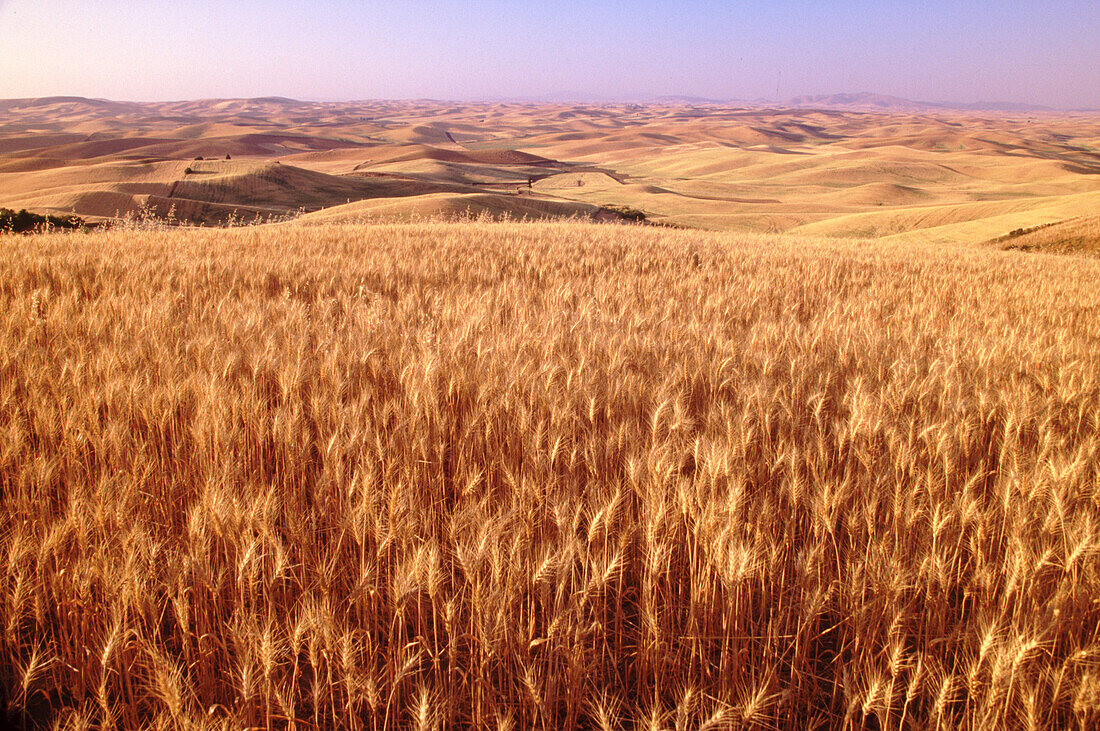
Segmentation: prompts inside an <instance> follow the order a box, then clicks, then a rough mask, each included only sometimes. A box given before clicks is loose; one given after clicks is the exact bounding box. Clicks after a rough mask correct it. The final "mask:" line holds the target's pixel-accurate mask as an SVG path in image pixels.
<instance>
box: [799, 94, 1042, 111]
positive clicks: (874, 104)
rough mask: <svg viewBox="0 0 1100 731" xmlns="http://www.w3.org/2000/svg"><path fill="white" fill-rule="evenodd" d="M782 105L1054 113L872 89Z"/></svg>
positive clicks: (1008, 104) (1032, 107)
mask: <svg viewBox="0 0 1100 731" xmlns="http://www.w3.org/2000/svg"><path fill="white" fill-rule="evenodd" d="M783 106H790V107H797V108H800V109H802V108H806V107H819V108H823V109H852V110H857V111H883V112H925V111H937V110H948V111H963V112H1026V111H1036V112H1053V111H1055V110H1054V109H1053V108H1052V107H1045V106H1042V105H1039V104H1022V103H1020V102H971V103H967V104H960V103H948V102H922V101H914V100H912V99H905V98H903V97H899V96H890V95H889V94H874V93H871V92H856V93H848V94H816V95H809V96H797V97H795V98H793V99H790V100H788V101H787V102H786V103H785V104H783Z"/></svg>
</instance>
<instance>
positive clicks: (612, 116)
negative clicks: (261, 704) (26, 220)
mask: <svg viewBox="0 0 1100 731" xmlns="http://www.w3.org/2000/svg"><path fill="white" fill-rule="evenodd" d="M227 156H228V158H229V159H226V158H227ZM198 158H202V159H201V160H200V159H198ZM188 168H190V169H191V171H192V172H191V173H187V172H186V170H187V169H188ZM1097 193H1100V115H1096V114H1088V113H1076V114H1074V113H1055V112H1049V111H1043V110H981V109H976V110H957V109H950V108H947V107H937V106H934V105H921V104H919V103H912V102H907V101H906V100H899V99H894V98H888V97H879V96H875V95H840V96H835V97H821V98H817V97H814V98H803V99H797V100H794V101H792V102H791V103H789V104H787V105H785V106H778V107H768V106H759V105H752V106H740V107H739V106H736V105H724V104H720V103H713V102H707V103H705V104H702V103H696V102H692V101H691V100H677V99H669V100H666V101H665V102H663V103H662V102H655V103H652V104H645V105H642V104H604V105H595V104H566V103H560V104H520V103H479V104H460V103H445V102H428V101H424V102H412V101H410V102H356V103H315V102H300V101H295V100H290V99H282V98H278V97H273V98H263V99H214V100H198V101H186V102H171V103H155V104H152V103H151V104H135V103H116V102H110V101H104V100H85V99H80V98H77V97H64V98H57V97H54V98H44V99H37V100H7V101H4V102H2V103H0V206H3V207H6V208H11V209H21V208H27V209H28V210H31V211H34V212H37V213H40V214H53V215H70V214H76V215H80V216H83V217H85V218H88V219H89V220H93V221H96V220H104V219H109V218H113V217H115V216H124V215H127V214H129V215H133V214H135V213H137V212H139V211H141V210H142V209H145V210H151V211H152V212H153V213H154V214H156V215H159V216H162V217H163V216H166V215H167V212H168V211H169V210H172V211H174V213H175V215H176V220H178V221H183V222H189V223H204V224H221V223H225V222H227V221H228V220H229V219H231V218H232V219H236V220H239V219H240V218H242V217H243V218H246V219H248V220H252V219H255V218H256V217H259V218H260V219H268V218H277V219H278V218H287V217H293V216H296V215H299V213H301V212H303V211H304V212H307V213H311V212H314V211H318V210H322V209H330V208H336V207H346V206H347V205H349V204H356V203H359V202H364V203H363V205H362V206H361V208H362V209H373V213H374V214H375V215H378V216H382V217H385V216H391V217H392V219H393V220H405V219H407V218H408V217H409V216H410V215H414V214H416V212H419V211H434V212H438V213H446V212H448V211H463V210H465V207H467V206H468V205H469V204H470V202H471V201H474V202H475V205H474V207H480V208H482V209H485V210H489V209H494V210H503V209H509V210H511V211H513V212H514V213H517V214H520V215H527V214H529V213H531V212H538V213H539V214H540V215H548V216H572V215H575V214H576V213H578V212H584V211H591V210H593V209H599V208H606V207H621V208H624V209H631V210H637V211H641V212H642V213H644V215H645V216H646V218H647V220H649V221H651V222H657V223H665V224H671V225H674V226H681V227H691V228H703V229H715V230H732V231H755V232H797V233H806V234H811V235H828V236H836V237H867V236H873V237H897V236H901V237H915V238H921V237H925V238H926V240H929V241H936V242H940V243H958V242H965V243H972V244H981V243H982V242H984V241H986V240H988V239H990V238H995V237H996V236H999V235H1001V234H1003V233H1006V232H1008V231H1011V230H1014V229H1017V228H1030V227H1033V226H1038V225H1042V224H1046V223H1052V222H1055V221H1060V220H1065V219H1069V218H1075V217H1078V216H1083V215H1088V214H1089V213H1091V211H1092V210H1095V208H1094V207H1095V206H1096V197H1095V196H1096V194H1097ZM471 196H473V197H472V198H471ZM505 198H507V202H505V200H504V199H505ZM441 201H443V202H441ZM477 201H482V202H485V205H482V204H480V203H476V202H477ZM346 213H347V209H345V210H344V211H338V210H333V211H332V215H333V216H338V217H342V216H344V215H345V214H346ZM181 214H182V215H181Z"/></svg>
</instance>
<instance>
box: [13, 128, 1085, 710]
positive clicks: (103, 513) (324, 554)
mask: <svg viewBox="0 0 1100 731" xmlns="http://www.w3.org/2000/svg"><path fill="white" fill-rule="evenodd" d="M234 151H235V150H234ZM585 190H587V188H586V189H585ZM654 195H656V194H654ZM1019 225H1024V224H1023V223H1021V224H1019ZM1089 225H1091V223H1090V224H1089ZM1036 235H1038V234H1036ZM1090 235H1091V234H1090ZM1037 246H1038V245H1037ZM1098 282H1100V259H1097V258H1095V257H1083V256H1078V257H1073V256H1060V255H1052V254H1047V253H1041V252H1040V253H1036V251H1032V252H1030V253H1024V252H1022V251H1019V250H1010V251H1003V250H1001V249H1000V248H999V247H995V246H984V247H983V246H966V247H964V246H956V245H944V246H933V245H927V244H920V243H914V242H913V241H911V240H905V239H902V240H897V241H893V242H891V241H889V240H882V241H876V242H867V241H861V240H856V239H853V240H844V241H841V240H826V239H815V238H809V237H806V236H803V237H794V236H776V235H765V234H756V233H745V232H742V233H712V232H702V231H688V230H677V229H671V228H668V229H664V228H656V227H641V226H632V225H611V224H605V225H600V224H590V223H579V222H542V223H516V222H512V223H494V222H490V221H487V220H481V221H473V222H466V223H445V222H431V221H427V222H419V223H393V224H371V225H339V224H334V223H321V224H318V225H305V224H304V223H302V222H298V223H284V224H278V225H268V226H257V227H250V228H233V229H226V230H212V229H190V230H187V229H176V230H162V229H154V230H122V229H115V230H109V231H96V232H88V233H84V232H79V233H60V232H59V233H50V234H40V235H34V236H27V237H21V236H0V518H2V527H0V567H2V568H0V625H2V627H3V632H2V634H0V696H2V697H0V702H2V704H3V707H4V709H5V711H6V713H7V714H8V719H9V720H10V721H11V722H15V723H23V724H25V725H27V726H28V727H35V726H41V727H46V728H49V727H57V728H138V727H151V728H210V729H239V728H278V729H289V728H295V729H325V728H346V729H372V730H379V731H388V730H389V729H408V728H415V729H435V728H447V729H454V728H497V729H526V728H547V729H559V728H560V729H570V728H598V729H619V728H624V729H626V728H644V729H719V728H741V727H745V728H880V729H887V728H893V729H896V728H944V729H954V728H993V727H1012V728H1079V729H1090V728H1093V729H1094V728H1097V727H1098V726H1100V560H1098V559H1100V286H1098V284H1097V283H1098ZM2 720H3V718H2V717H0V721H2Z"/></svg>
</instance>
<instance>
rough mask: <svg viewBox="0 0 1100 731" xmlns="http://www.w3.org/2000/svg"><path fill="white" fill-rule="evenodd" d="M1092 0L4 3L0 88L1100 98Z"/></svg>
mask: <svg viewBox="0 0 1100 731" xmlns="http://www.w3.org/2000/svg"><path fill="white" fill-rule="evenodd" d="M1098 35H1100V5H1097V4H1095V3H1089V2H1079V1H1077V0H1071V1H1069V2H1064V3H1059V4H1057V5H1056V6H1054V7H1040V6H1038V5H1037V4H1036V3H1026V2H1000V3H995V2H978V3H968V4H966V6H965V7H964V6H962V4H960V3H951V2H946V1H945V0H931V1H930V2H927V3H924V4H922V6H921V7H919V8H915V7H908V6H907V4H906V3H901V2H879V3H874V2H863V1H860V2H853V3H846V4H845V5H844V6H843V7H841V8H836V7H830V4H828V3H824V2H817V1H814V0H777V1H776V2H771V3H750V2H733V3H725V4H721V5H716V4H714V3H707V2H700V1H698V0H687V1H685V2H681V3H667V2H653V1H646V0H642V1H640V2H620V1H618V0H593V1H592V2H586V3H582V2H574V1H573V0H566V1H565V2H559V3H555V4H554V5H553V7H552V8H549V7H527V6H520V5H518V4H516V3H505V2H501V1H500V0H475V1H474V2H469V3H462V4H457V3H444V2H438V1H435V0H412V1H410V2H403V3H400V4H395V3H381V2H351V1H349V0H317V1H316V2H309V3H307V2H300V1H292V0H249V1H245V2H237V3H233V4H232V5H231V6H228V7H226V6H224V5H223V4H221V3H217V2H214V1H213V0H181V2H178V3H176V4H174V5H173V6H172V7H171V8H169V9H164V8H158V7H153V6H144V5H142V6H137V7H135V6H134V4H132V3H127V2H122V0H90V1H89V2H86V3H80V4H78V5H74V4H73V3H66V2H61V1H60V0H0V45H2V46H3V47H4V48H5V53H4V54H2V55H0V98H13V97H41V96H53V95H78V96H87V97H99V98H110V99H118V100H131V101H162V100H178V99H195V98H212V97H259V96H286V97H293V98H298V99H308V100H319V101H329V100H349V99H367V98H375V99H381V98H392V99H409V98H436V99H455V100H458V99H464V100H477V99H505V98H515V99H532V100H534V99H556V98H563V97H576V98H590V99H607V100H611V99H642V98H652V97H659V96H666V95H667V96H696V97H704V98H715V99H767V100H775V101H780V100H786V99H790V98H792V97H796V96H802V95H817V94H833V93H842V92H861V91H868V92H874V93H878V94H884V95H892V96H898V97H903V98H906V99H913V100H919V101H928V102H936V103H947V104H965V103H975V102H993V101H995V102H1012V103H1019V104H1030V105H1037V106H1039V105H1041V106H1049V107H1053V108H1063V109H1066V108H1083V107H1100V45H1098V44H1096V43H1095V38H1096V37H1097V36H1098Z"/></svg>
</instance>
